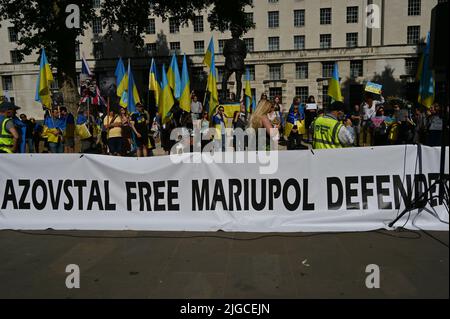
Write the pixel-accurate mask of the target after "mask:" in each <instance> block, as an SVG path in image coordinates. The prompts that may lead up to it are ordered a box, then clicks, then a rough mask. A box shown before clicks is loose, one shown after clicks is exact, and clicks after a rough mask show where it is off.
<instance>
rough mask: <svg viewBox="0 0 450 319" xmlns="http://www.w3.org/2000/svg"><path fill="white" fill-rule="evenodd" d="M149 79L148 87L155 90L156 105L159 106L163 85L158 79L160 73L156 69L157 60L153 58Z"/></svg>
mask: <svg viewBox="0 0 450 319" xmlns="http://www.w3.org/2000/svg"><path fill="white" fill-rule="evenodd" d="M148 77H149V79H148V89H149V91H153V93H154V95H155V101H156V106H159V95H160V94H161V93H160V91H161V85H160V84H159V81H158V73H157V69H156V63H155V60H154V59H152V64H151V66H150V74H149V76H148Z"/></svg>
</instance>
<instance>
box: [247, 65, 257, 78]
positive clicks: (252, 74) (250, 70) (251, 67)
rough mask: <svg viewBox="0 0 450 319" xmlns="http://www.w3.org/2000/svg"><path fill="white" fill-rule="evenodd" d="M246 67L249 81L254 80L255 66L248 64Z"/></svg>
mask: <svg viewBox="0 0 450 319" xmlns="http://www.w3.org/2000/svg"><path fill="white" fill-rule="evenodd" d="M247 67H248V73H249V74H250V81H255V79H256V75H255V66H254V65H249V66H247Z"/></svg>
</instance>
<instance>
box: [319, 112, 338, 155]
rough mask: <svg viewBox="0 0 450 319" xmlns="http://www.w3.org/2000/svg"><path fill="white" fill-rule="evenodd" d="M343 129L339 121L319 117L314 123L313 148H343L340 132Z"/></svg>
mask: <svg viewBox="0 0 450 319" xmlns="http://www.w3.org/2000/svg"><path fill="white" fill-rule="evenodd" d="M342 127H343V125H342V124H341V123H339V121H337V120H335V119H334V118H331V117H329V116H323V117H318V118H317V119H316V120H315V121H314V123H313V132H314V134H313V148H314V149H329V148H342V147H343V145H342V144H341V142H340V141H339V131H340V129H341V128H342Z"/></svg>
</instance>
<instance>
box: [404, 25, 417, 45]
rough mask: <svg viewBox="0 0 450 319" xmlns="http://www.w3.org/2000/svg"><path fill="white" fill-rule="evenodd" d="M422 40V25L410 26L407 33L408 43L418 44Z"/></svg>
mask: <svg viewBox="0 0 450 319" xmlns="http://www.w3.org/2000/svg"><path fill="white" fill-rule="evenodd" d="M419 40H420V26H418V25H415V26H409V27H408V33H407V43H408V44H417V43H419Z"/></svg>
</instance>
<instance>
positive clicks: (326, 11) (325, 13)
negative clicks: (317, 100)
mask: <svg viewBox="0 0 450 319" xmlns="http://www.w3.org/2000/svg"><path fill="white" fill-rule="evenodd" d="M320 24H331V8H322V9H320Z"/></svg>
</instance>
